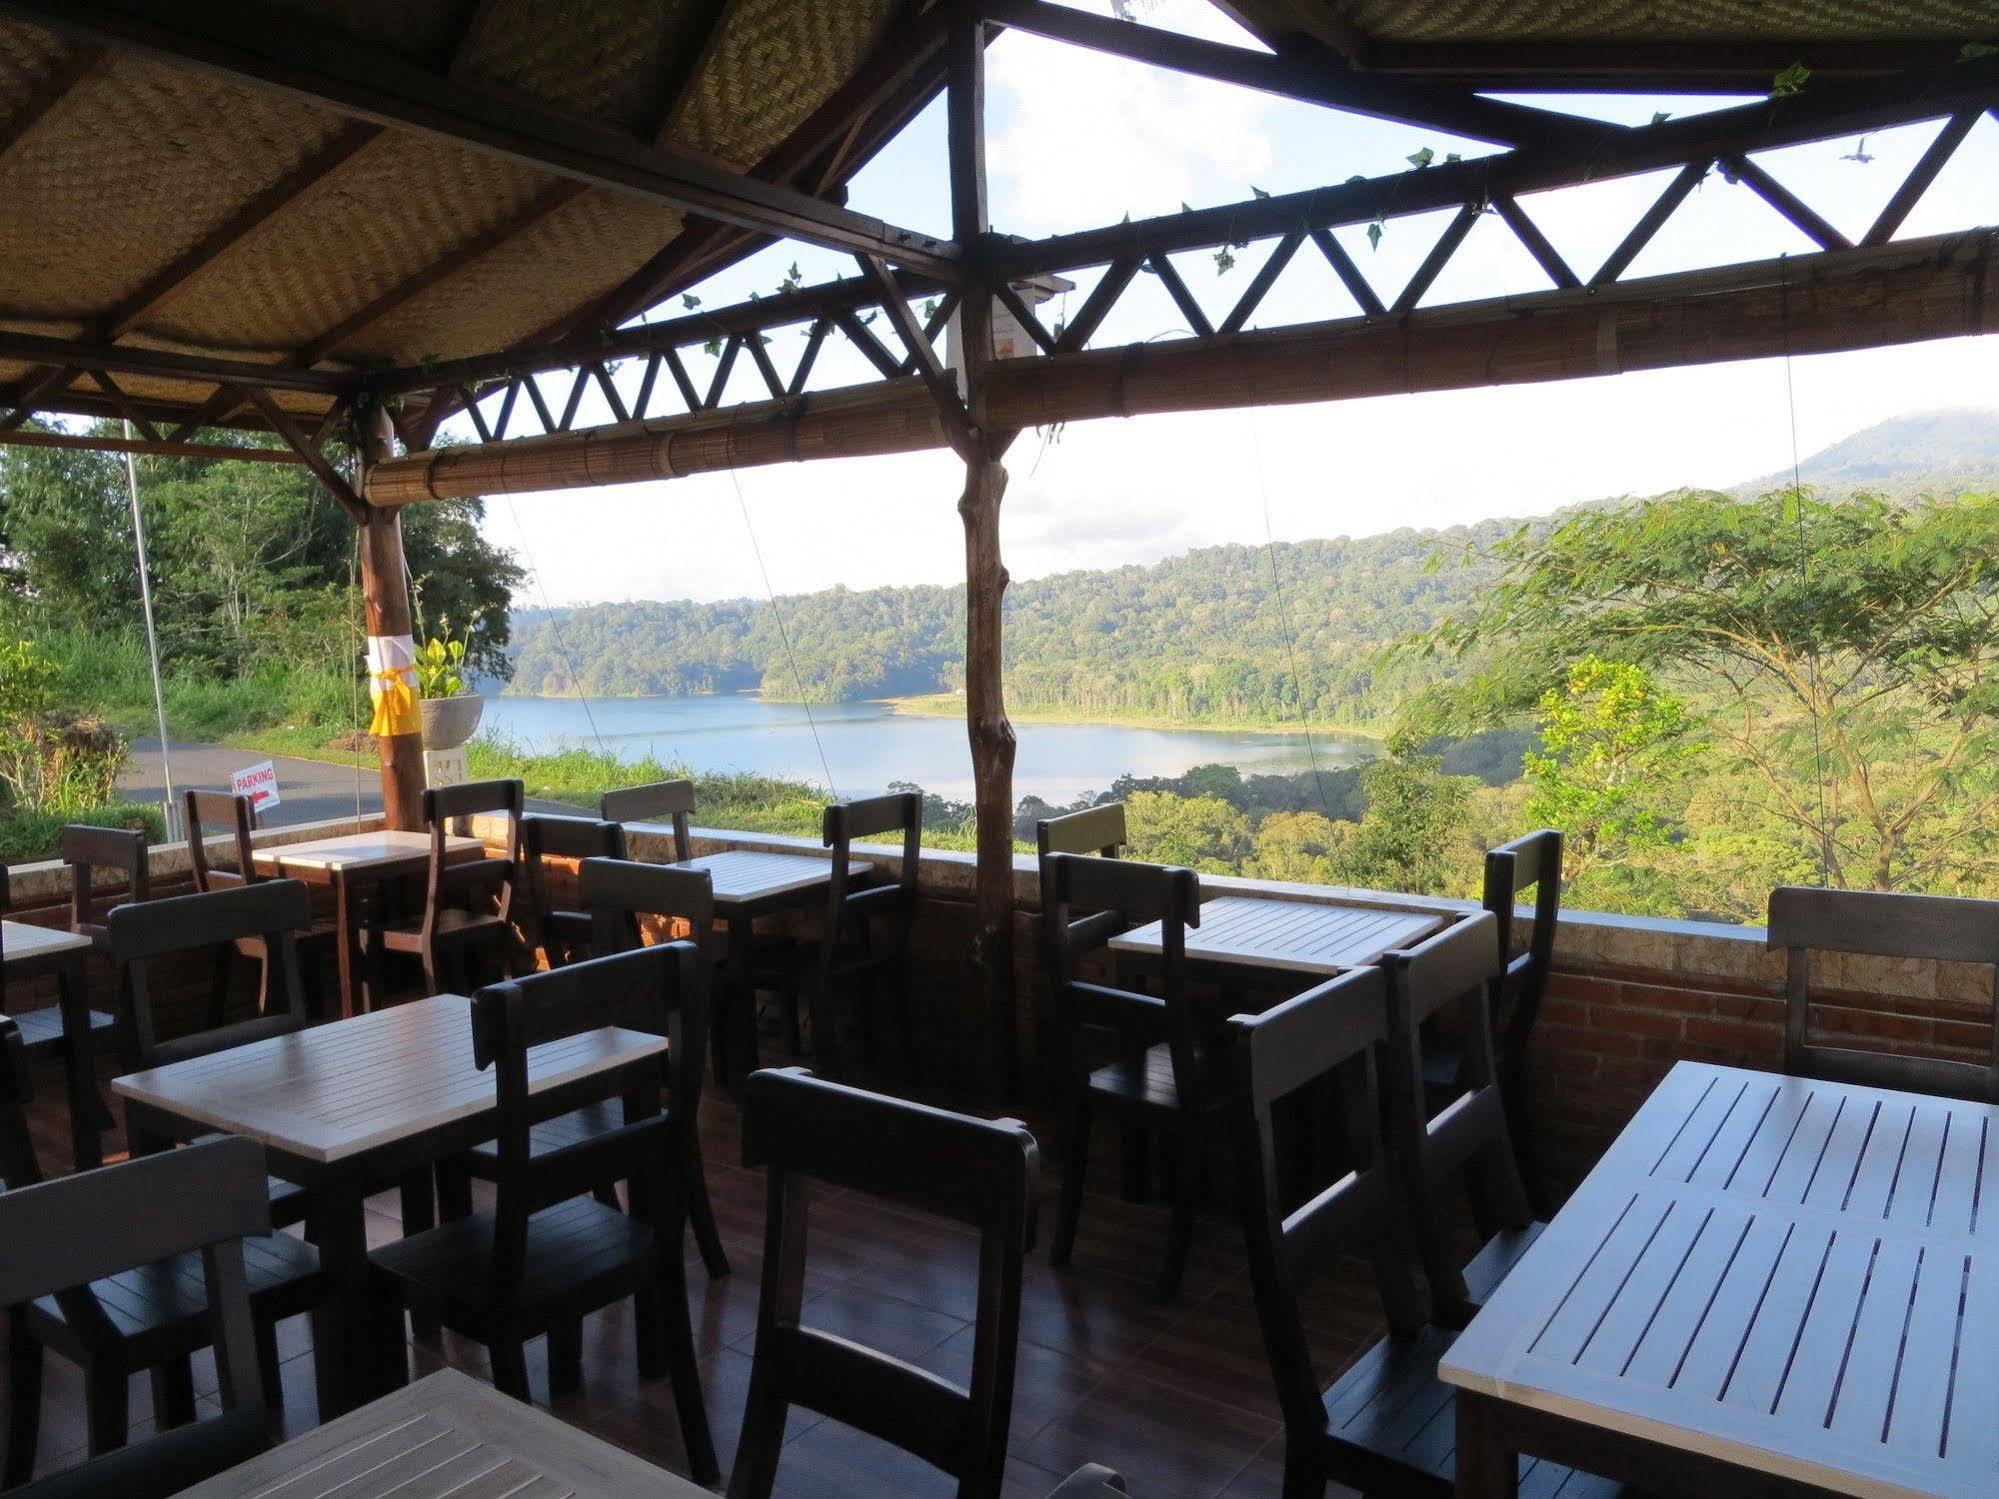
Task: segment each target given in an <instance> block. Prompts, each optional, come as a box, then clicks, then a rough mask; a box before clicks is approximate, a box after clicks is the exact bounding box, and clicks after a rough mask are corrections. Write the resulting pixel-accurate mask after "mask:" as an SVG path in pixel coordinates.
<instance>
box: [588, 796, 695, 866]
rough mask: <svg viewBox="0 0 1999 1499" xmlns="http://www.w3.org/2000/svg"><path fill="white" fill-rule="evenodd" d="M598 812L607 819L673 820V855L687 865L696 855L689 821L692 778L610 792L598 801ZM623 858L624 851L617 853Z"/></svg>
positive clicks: (610, 820) (622, 820) (692, 800)
mask: <svg viewBox="0 0 1999 1499" xmlns="http://www.w3.org/2000/svg"><path fill="white" fill-rule="evenodd" d="M597 815H598V816H599V817H601V818H603V819H604V821H606V822H615V823H619V824H624V823H628V822H670V823H672V824H673V857H674V860H675V862H677V863H681V864H684V863H686V862H687V861H688V860H689V859H691V858H693V857H694V848H693V840H692V838H691V836H690V834H689V831H688V824H689V821H690V819H691V818H692V817H693V815H694V783H693V782H692V781H653V782H652V783H650V784H649V785H645V786H626V787H624V788H623V789H622V790H618V791H606V792H605V793H604V794H603V796H602V797H600V798H599V799H598V802H597ZM616 857H618V858H623V857H624V856H623V855H622V854H619V855H617V856H616Z"/></svg>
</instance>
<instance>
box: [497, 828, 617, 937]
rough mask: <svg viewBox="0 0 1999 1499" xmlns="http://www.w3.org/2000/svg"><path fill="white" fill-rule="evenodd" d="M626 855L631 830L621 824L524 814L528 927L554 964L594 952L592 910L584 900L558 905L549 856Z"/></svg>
mask: <svg viewBox="0 0 1999 1499" xmlns="http://www.w3.org/2000/svg"><path fill="white" fill-rule="evenodd" d="M624 857H625V829H624V827H623V825H622V824H620V823H615V822H599V821H597V820H595V819H594V818H589V817H551V816H548V815H547V814H545V813H540V812H537V813H535V814H533V815H532V816H527V817H523V818H522V819H521V883H522V884H523V886H524V887H525V893H526V897H527V900H526V906H527V909H526V911H525V912H524V915H525V917H526V920H525V921H523V922H522V926H523V927H524V929H525V930H526V932H527V938H528V942H529V943H530V944H531V945H532V946H533V947H534V948H535V949H536V950H537V951H539V952H540V953H541V957H542V961H543V962H544V963H546V964H547V965H548V966H549V967H550V968H560V967H561V966H562V965H563V964H564V963H573V962H574V961H575V960H576V959H578V958H580V957H583V956H584V955H585V954H587V953H588V952H589V951H590V913H589V911H588V910H586V909H583V908H582V907H581V905H580V903H579V904H578V905H576V906H569V907H561V906H558V905H556V903H555V896H554V894H553V893H552V891H551V890H550V888H549V870H548V866H547V863H546V862H545V861H546V860H549V859H570V860H581V859H593V858H603V859H622V858H624Z"/></svg>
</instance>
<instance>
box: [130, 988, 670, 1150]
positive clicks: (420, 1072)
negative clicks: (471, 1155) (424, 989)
mask: <svg viewBox="0 0 1999 1499" xmlns="http://www.w3.org/2000/svg"><path fill="white" fill-rule="evenodd" d="M664 1050H666V1039H665V1038H664V1037H662V1036H649V1035H643V1034H640V1033H639V1032H636V1031H626V1030H617V1029H612V1028H606V1029H604V1030H599V1031H591V1032H588V1033H586V1034H584V1035H580V1036H569V1037H565V1038H564V1039H562V1040H560V1041H551V1042H549V1043H548V1044H546V1045H544V1046H537V1047H535V1048H534V1049H533V1050H532V1051H530V1052H529V1053H528V1078H529V1087H530V1089H531V1091H534V1092H540V1091H541V1090H542V1089H544V1088H551V1087H556V1086H558V1085H560V1084H563V1083H568V1082H574V1081H576V1080H577V1079H579V1078H585V1077H589V1076H591V1075H593V1074H595V1073H599V1072H605V1071H608V1070H610V1069H611V1068H613V1067H620V1066H623V1065H625V1064H627V1063H629V1062H633V1061H636V1060H638V1059H639V1058H641V1057H646V1056H652V1055H656V1054H658V1053H660V1052H662V1051H664ZM111 1087H112V1090H113V1091H114V1092H115V1093H117V1094H118V1095H119V1096H120V1097H121V1098H127V1099H131V1100H133V1101H135V1102H138V1103H142V1104H145V1105H147V1106H149V1107H151V1108H155V1109H159V1110H161V1111H163V1112H165V1113H167V1114H170V1115H173V1116H174V1117H175V1118H177V1119H182V1120H191V1121H193V1122H194V1123H196V1124H199V1125H204V1126H206V1127H207V1128H210V1129H217V1130H222V1131H225V1132H226V1133H228V1134H232V1135H248V1136H249V1137H250V1138H251V1139H254V1140H261V1141H263V1142H264V1144H266V1145H268V1146H270V1147H271V1148H272V1149H273V1150H281V1151H284V1152H286V1153H288V1154H290V1155H293V1156H296V1157H298V1158H299V1159H301V1160H307V1161H316V1162H323V1163H331V1162H335V1161H340V1160H345V1159H347V1158H349V1157H352V1156H357V1155H360V1154H363V1153H364V1152H366V1151H369V1150H373V1149H376V1148H378V1147H380V1146H382V1145H385V1144H389V1143H392V1142H394V1141H398V1140H404V1139H409V1138H412V1137H416V1136H420V1135H423V1134H426V1133H428V1132H430V1131H432V1130H437V1129H442V1128H443V1127H445V1126H446V1125H450V1124H453V1123H456V1122H457V1121H459V1120H462V1119H466V1118H470V1117H471V1116H473V1115H476V1114H479V1113H482V1112H484V1111H487V1110H490V1109H492V1108H493V1107H494V1106H495V1105H494V1094H493V1074H492V1072H491V1070H490V1069H489V1070H487V1071H484V1072H482V1071H480V1070H479V1069H478V1067H477V1066H475V1065H474V1063H473V1060H472V1020H471V1001H470V1000H468V999H466V998H465V997H464V996H463V995H459V994H438V995H433V996H432V997H431V998H429V999H420V1000H417V1001H415V1002H413V1003H411V1004H405V1005H396V1006H395V1007H393V1008H392V1009H387V1010H377V1011H374V1012H373V1013H372V1014H367V1015H356V1016H354V1017H353V1018H352V1019H349V1020H338V1021H335V1022H333V1023H332V1024H331V1025H321V1026H315V1027H313V1028H312V1029H310V1030H304V1031H299V1032H297V1033H295V1034H293V1035H289V1036H276V1037H273V1038H271V1039H269V1040H265V1041H253V1042H251V1043H250V1044H249V1045H247V1046H236V1047H231V1048H230V1049H229V1050H227V1051H220V1052H216V1053H215V1054H214V1055H212V1056H206V1057H195V1058H193V1059H191V1060H189V1061H185V1062H175V1063H172V1064H171V1065H169V1066H166V1067H156V1068H154V1069H153V1070H152V1071H150V1072H135V1073H132V1074H130V1075H129V1076H126V1077H121V1078H118V1079H117V1080H116V1081H115V1082H113V1083H112V1085H111Z"/></svg>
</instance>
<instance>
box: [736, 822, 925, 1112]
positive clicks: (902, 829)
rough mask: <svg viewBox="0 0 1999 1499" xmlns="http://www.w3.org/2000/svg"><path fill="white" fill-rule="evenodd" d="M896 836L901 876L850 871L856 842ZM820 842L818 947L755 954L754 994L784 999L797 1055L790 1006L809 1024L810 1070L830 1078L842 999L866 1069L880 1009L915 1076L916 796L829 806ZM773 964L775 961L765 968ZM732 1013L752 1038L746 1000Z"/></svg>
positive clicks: (919, 832) (784, 946)
mask: <svg viewBox="0 0 1999 1499" xmlns="http://www.w3.org/2000/svg"><path fill="white" fill-rule="evenodd" d="M883 833H897V834H900V835H901V841H902V870H901V872H900V873H899V874H898V875H897V877H896V878H895V879H894V880H893V881H892V882H888V883H882V882H880V881H879V880H877V879H875V878H873V877H871V876H868V875H856V874H854V872H853V871H852V870H851V869H850V868H849V866H850V865H851V863H852V862H853V845H854V844H855V842H856V841H858V840H860V839H864V838H873V837H877V836H879V835H880V834H883ZM822 839H823V841H824V843H825V845H826V847H827V848H829V849H831V850H832V851H833V877H832V879H831V880H830V881H828V883H827V886H826V905H825V908H824V919H823V925H822V928H821V931H820V936H819V940H818V941H817V942H815V943H808V944H805V945H804V946H802V947H801V946H798V945H796V944H789V943H780V944H777V945H775V946H770V947H762V948H759V950H758V954H757V958H756V987H758V988H768V989H772V990H775V991H776V992H778V993H780V994H783V995H785V996H786V997H787V998H788V1000H789V1001H790V1003H791V1006H792V1008H791V1010H790V1013H789V1031H790V1034H789V1038H788V1039H789V1043H790V1045H791V1048H792V1050H793V1051H794V1052H795V1051H798V1050H800V1049H801V1047H800V1036H799V1033H798V1006H799V1004H800V1003H801V1002H802V1003H803V1004H804V1005H805V1007H806V1009H807V1012H808V1013H809V1014H810V1016H811V1019H812V1058H813V1063H814V1065H815V1066H817V1067H818V1068H819V1069H820V1070H821V1071H822V1072H824V1073H826V1074H827V1075H829V1076H833V1075H837V1074H838V1073H839V1071H840V1063H841V1056H840V1045H839V1038H838V1024H839V1017H838V1015H837V1013H836V1009H837V1006H838V1002H839V1000H840V998H841V997H842V996H845V997H847V998H849V999H850V1000H851V1001H852V1003H853V1008H854V1021H855V1029H856V1030H857V1031H858V1032H859V1034H860V1039H861V1043H862V1046H863V1051H864V1055H865V1056H866V1058H867V1059H868V1060H869V1061H870V1062H873V1061H874V1060H875V1059H876V1057H877V1055H878V1049H877V1036H878V1033H879V1031H880V1030H881V1028H882V1026H881V1022H882V1019H883V1017H882V1015H881V1013H880V1011H881V1009H882V1007H883V1004H884V1001H886V1004H887V1005H888V1007H890V1008H892V1009H893V1010H894V1018H893V1021H892V1022H891V1025H892V1029H893V1030H894V1033H895V1038H896V1046H897V1048H898V1049H899V1050H900V1051H901V1053H902V1060H903V1064H904V1066H905V1068H906V1069H907V1070H908V1071H909V1072H910V1073H911V1074H912V1075H913V1074H914V1073H915V1071H916V1070H917V1069H916V1031H915V1017H914V1016H913V1015H912V1014H911V1011H910V1004H909V983H908V976H907V973H906V971H905V960H906V957H907V953H908V948H909V928H910V922H911V920H912V918H913V917H914V915H915V913H916V882H917V875H918V872H919V866H918V860H919V859H920V857H921V850H920V845H921V843H922V841H923V798H922V797H921V796H919V795H917V794H916V793H915V792H908V791H902V792H895V793H892V794H891V795H888V796H876V797H870V798H868V799H867V800H865V801H857V802H836V803H835V804H833V805H832V806H830V807H828V808H827V809H826V813H825V819H824V823H823V826H822ZM773 960H774V961H773ZM729 998H730V1002H731V1004H732V1005H734V1006H736V1007H737V1010H736V1013H732V1014H730V1015H729V1016H728V1017H727V1022H726V1023H727V1024H729V1025H730V1026H736V1025H743V1026H748V1027H750V1028H751V1032H750V1033H751V1034H754V1026H755V1017H754V1015H753V1014H751V1013H749V1011H750V1006H751V998H752V996H747V995H738V994H731V995H730V996H729Z"/></svg>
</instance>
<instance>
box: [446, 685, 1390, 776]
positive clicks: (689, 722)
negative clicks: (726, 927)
mask: <svg viewBox="0 0 1999 1499" xmlns="http://www.w3.org/2000/svg"><path fill="white" fill-rule="evenodd" d="M593 722H594V727H593ZM815 724H816V726H817V728H818V739H819V744H820V745H822V746H823V747H824V749H825V755H826V765H827V767H828V768H829V769H830V770H831V772H832V779H833V786H834V790H835V793H836V794H837V795H839V796H843V797H851V796H865V795H872V794H873V793H875V792H879V791H881V790H883V789H884V788H885V787H886V786H887V785H888V783H889V782H890V781H914V782H916V783H917V784H918V785H920V786H922V787H923V789H924V790H926V791H930V792H935V793H936V794H937V795H939V796H945V797H949V798H951V799H953V800H956V801H968V800H970V799H971V795H972V762H971V754H970V751H969V750H968V749H967V748H966V745H965V725H964V723H963V722H962V721H961V720H959V719H955V718H928V717H923V716H920V715H917V714H911V713H897V712H896V711H895V710H894V709H892V708H890V707H888V706H886V705H885V704H882V703H837V704H831V705H827V706H824V707H814V708H812V709H811V710H810V722H808V720H807V710H806V709H805V708H804V707H803V706H802V705H800V704H798V703H772V702H765V701H764V700H763V699H761V698H757V697H750V696H740V695H725V696H716V697H647V698H609V699H604V700H601V701H591V702H589V703H587V704H586V703H584V702H582V701H580V700H579V699H576V698H545V697H490V698H488V699H487V700H486V717H485V722H484V724H483V726H482V728H481V732H482V733H483V734H486V735H489V736H491V737H493V738H495V739H498V740H501V741H502V742H506V743H511V744H512V745H514V746H515V747H516V748H518V749H521V750H523V751H527V752H529V753H537V752H544V751H548V750H558V749H578V748H582V749H593V748H598V747H601V748H603V749H604V750H606V751H608V752H610V753H611V754H613V755H616V756H617V757H618V758H619V759H622V760H639V759H643V758H644V757H645V756H647V755H652V756H655V757H656V758H658V759H660V760H663V761H667V762H669V763H677V764H681V765H685V766H687V767H688V768H689V769H691V770H695V771H699V772H713V771H741V770H753V771H760V772H762V773H764V774H766V775H775V776H782V777H784V778H785V779H787V780H797V781H806V782H809V783H811V784H813V785H819V784H821V783H823V782H824V781H825V780H826V771H825V770H822V769H821V768H820V759H819V749H818V748H817V747H815V745H814V743H813V726H814V725H815ZM1014 732H1015V733H1016V734H1018V735H1019V736H1020V753H1019V757H1018V761H1017V763H1016V765H1015V767H1014V773H1013V789H1014V795H1015V797H1023V796H1039V797H1041V798H1042V799H1043V800H1045V801H1049V802H1054V803H1062V802H1068V801H1073V800H1075V799H1076V798H1077V797H1078V796H1080V795H1082V794H1083V793H1084V792H1086V791H1104V790H1107V789H1108V788H1109V786H1110V784H1111V782H1112V781H1113V780H1115V779H1116V778H1117V777H1118V776H1120V775H1122V774H1124V773H1125V772H1127V771H1129V772H1130V773H1131V774H1133V775H1138V776H1177V775H1182V774H1184V773H1185V772H1187V771H1188V770H1190V769H1192V768H1193V767H1194V766H1196V765H1207V764H1215V763H1221V764H1227V765H1234V766H1236V767H1238V768H1239V769H1240V770H1242V771H1243V772H1244V773H1245V774H1249V773H1253V772H1261V773H1277V772H1287V771H1298V770H1309V769H1310V768H1311V759H1310V755H1309V752H1308V750H1307V747H1306V744H1305V739H1304V737H1303V736H1302V735H1298V734H1249V733H1234V732H1228V731H1223V730H1208V729H1132V728H1121V727H1118V726H1116V725H1111V724H1082V723H1075V724H1069V723H1027V724H1016V725H1015V726H1014ZM1313 743H1314V746H1315V747H1316V749H1317V751H1318V756H1319V764H1320V767H1321V768H1322V769H1323V768H1331V767H1333V766H1337V765H1352V764H1354V763H1355V762H1356V761H1358V760H1361V759H1365V758H1366V757H1367V755H1368V754H1369V753H1370V747H1369V746H1367V745H1364V744H1355V743H1347V742H1340V741H1336V740H1330V739H1326V738H1323V737H1319V736H1314V741H1313Z"/></svg>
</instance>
